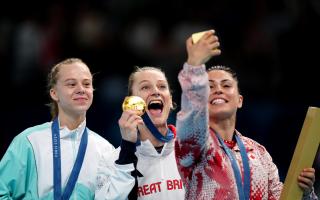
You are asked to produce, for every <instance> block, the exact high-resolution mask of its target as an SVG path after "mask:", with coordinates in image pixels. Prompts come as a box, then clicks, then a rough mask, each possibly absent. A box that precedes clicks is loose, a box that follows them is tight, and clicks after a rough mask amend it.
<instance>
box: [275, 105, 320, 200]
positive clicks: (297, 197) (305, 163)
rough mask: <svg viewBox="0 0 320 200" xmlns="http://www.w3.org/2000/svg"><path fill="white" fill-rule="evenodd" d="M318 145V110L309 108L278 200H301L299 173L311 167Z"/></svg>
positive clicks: (319, 139) (319, 133) (319, 129)
mask: <svg viewBox="0 0 320 200" xmlns="http://www.w3.org/2000/svg"><path fill="white" fill-rule="evenodd" d="M319 143H320V108H316V107H309V108H308V112H307V115H306V118H305V120H304V123H303V127H302V130H301V133H300V136H299V139H298V143H297V145H296V148H295V150H294V154H293V157H292V160H291V163H290V167H289V171H288V173H287V176H286V179H285V182H284V187H283V190H282V193H281V196H280V200H301V198H302V195H303V192H302V190H301V189H300V187H299V186H298V182H297V178H298V175H299V174H300V172H301V171H302V170H303V169H304V168H307V167H312V164H313V161H314V158H315V156H316V153H317V150H318V147H319Z"/></svg>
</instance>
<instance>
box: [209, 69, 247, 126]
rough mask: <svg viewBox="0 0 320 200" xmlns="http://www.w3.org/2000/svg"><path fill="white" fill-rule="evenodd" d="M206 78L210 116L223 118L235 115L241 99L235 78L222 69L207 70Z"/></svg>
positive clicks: (240, 105)
mask: <svg viewBox="0 0 320 200" xmlns="http://www.w3.org/2000/svg"><path fill="white" fill-rule="evenodd" d="M208 78H209V86H210V95H209V101H208V104H209V116H210V118H212V119H218V120H224V119H228V118H232V117H235V116H236V112H237V109H238V108H241V107H242V101H243V97H242V96H241V95H240V94H239V89H238V83H237V80H236V79H234V78H233V77H232V75H231V74H230V73H229V72H227V71H224V70H211V71H209V72H208Z"/></svg>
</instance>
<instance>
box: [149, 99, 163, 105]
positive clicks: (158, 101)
mask: <svg viewBox="0 0 320 200" xmlns="http://www.w3.org/2000/svg"><path fill="white" fill-rule="evenodd" d="M152 103H159V104H162V102H161V101H160V100H152V101H150V102H149V104H152Z"/></svg>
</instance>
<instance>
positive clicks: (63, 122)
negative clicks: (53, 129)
mask: <svg viewBox="0 0 320 200" xmlns="http://www.w3.org/2000/svg"><path fill="white" fill-rule="evenodd" d="M85 118H86V117H85V115H78V116H70V115H65V114H63V113H61V114H60V113H59V122H60V126H61V127H65V126H66V127H68V129H69V130H73V129H76V128H78V126H79V125H80V124H81V123H82V122H83V121H84V120H85Z"/></svg>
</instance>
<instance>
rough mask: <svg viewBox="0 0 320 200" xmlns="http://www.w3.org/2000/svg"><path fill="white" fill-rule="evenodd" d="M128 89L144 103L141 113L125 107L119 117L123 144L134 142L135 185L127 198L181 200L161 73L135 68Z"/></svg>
mask: <svg viewBox="0 0 320 200" xmlns="http://www.w3.org/2000/svg"><path fill="white" fill-rule="evenodd" d="M128 90H129V92H128V95H129V96H132V95H134V96H139V97H141V98H142V99H143V100H144V101H145V103H146V112H145V114H144V115H143V116H141V117H140V116H139V115H137V113H136V112H135V111H132V110H129V111H124V112H123V113H122V116H121V118H120V119H119V126H120V130H121V134H122V135H123V136H122V138H123V139H125V140H123V143H124V142H125V143H126V146H129V145H131V146H135V145H136V143H137V152H136V159H137V163H136V170H135V173H134V176H135V177H136V185H135V187H134V189H133V190H132V192H131V193H130V195H129V199H153V200H157V199H159V200H161V199H169V200H170V199H172V200H180V199H184V193H185V192H184V186H183V183H182V180H181V177H180V174H179V172H178V168H177V164H176V159H175V152H174V142H175V127H174V126H173V125H168V124H167V120H168V117H169V113H170V110H171V109H172V108H173V106H172V105H173V103H172V96H171V93H170V88H169V84H168V81H167V78H166V76H165V74H164V73H163V72H162V71H161V70H160V69H159V68H155V67H142V68H139V67H137V68H136V70H135V71H134V72H133V73H132V74H131V75H130V77H129V84H128Z"/></svg>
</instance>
